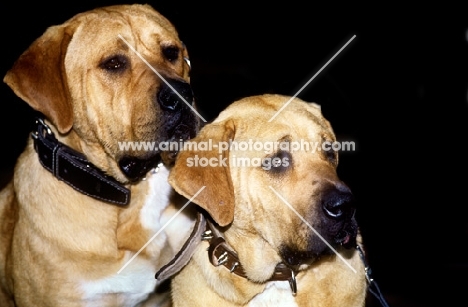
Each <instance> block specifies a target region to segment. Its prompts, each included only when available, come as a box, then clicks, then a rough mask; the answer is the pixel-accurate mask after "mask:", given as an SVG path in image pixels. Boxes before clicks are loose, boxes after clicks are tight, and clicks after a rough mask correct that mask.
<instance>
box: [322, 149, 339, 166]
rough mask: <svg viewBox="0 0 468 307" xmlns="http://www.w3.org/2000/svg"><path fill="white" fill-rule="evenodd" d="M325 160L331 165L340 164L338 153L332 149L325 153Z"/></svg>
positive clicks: (326, 150)
mask: <svg viewBox="0 0 468 307" xmlns="http://www.w3.org/2000/svg"><path fill="white" fill-rule="evenodd" d="M323 152H324V154H325V158H326V159H327V160H328V161H329V162H330V163H331V164H334V165H336V164H337V163H338V152H336V151H335V150H333V149H332V148H327V149H325V150H324V151H323Z"/></svg>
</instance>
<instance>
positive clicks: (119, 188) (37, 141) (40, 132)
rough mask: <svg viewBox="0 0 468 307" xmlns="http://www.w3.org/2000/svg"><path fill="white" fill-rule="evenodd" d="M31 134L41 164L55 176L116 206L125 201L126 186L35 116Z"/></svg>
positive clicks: (127, 200) (126, 201) (125, 203)
mask: <svg viewBox="0 0 468 307" xmlns="http://www.w3.org/2000/svg"><path fill="white" fill-rule="evenodd" d="M31 136H32V138H33V139H34V148H35V150H36V152H37V155H38V157H39V161H40V162H41V164H42V166H43V167H44V168H46V169H47V170H49V171H50V172H51V173H52V174H53V175H54V176H55V177H56V178H57V179H59V180H61V181H63V182H65V183H67V184H68V185H69V186H71V187H72V188H74V189H75V190H77V191H79V192H81V193H83V194H85V195H88V196H90V197H93V198H95V199H98V200H101V201H105V202H108V203H111V204H115V205H119V206H125V205H128V203H129V202H130V190H129V189H128V188H126V187H124V186H123V185H122V184H121V183H120V182H118V181H117V180H116V179H114V178H113V177H111V176H108V175H106V174H104V172H103V171H102V170H100V169H99V168H97V167H96V166H95V165H93V164H92V163H90V162H89V161H88V160H87V159H86V157H85V156H84V155H83V154H81V153H79V152H77V151H76V150H74V149H72V148H70V147H68V146H67V145H65V144H62V143H60V142H59V141H58V140H57V139H56V138H55V136H54V133H53V132H52V130H50V128H49V126H47V124H46V123H45V122H44V120H43V119H41V118H37V119H36V131H34V132H33V133H32V134H31Z"/></svg>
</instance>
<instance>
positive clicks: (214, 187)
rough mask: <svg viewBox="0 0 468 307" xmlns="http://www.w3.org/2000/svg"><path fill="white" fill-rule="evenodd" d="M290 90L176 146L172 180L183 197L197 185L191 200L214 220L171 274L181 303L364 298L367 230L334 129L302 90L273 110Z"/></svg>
mask: <svg viewBox="0 0 468 307" xmlns="http://www.w3.org/2000/svg"><path fill="white" fill-rule="evenodd" d="M290 98H291V97H285V96H280V95H263V96H254V97H249V98H245V99H242V100H239V101H237V102H235V103H233V104H232V105H231V106H229V107H228V108H227V109H226V110H225V111H223V112H222V113H221V114H220V115H219V117H218V118H217V119H216V120H215V121H214V122H212V123H211V124H208V125H206V126H205V127H203V128H202V130H201V131H200V133H199V134H198V136H197V137H196V138H195V139H193V140H192V141H193V143H192V142H191V143H192V144H191V147H187V148H186V150H184V151H182V152H181V153H180V154H179V156H178V158H177V161H176V165H175V167H174V168H173V169H172V170H171V173H170V177H169V182H170V183H171V185H173V187H174V188H175V189H176V191H178V192H179V193H181V194H182V195H184V196H185V197H187V198H191V197H192V196H193V195H195V194H196V193H197V192H199V195H198V196H196V197H195V198H194V200H193V202H194V203H196V204H197V205H199V206H200V207H201V208H203V209H204V210H206V212H207V213H208V214H209V215H210V216H211V218H212V219H213V221H211V222H210V221H209V220H208V223H207V225H208V226H209V228H208V231H207V232H206V233H205V236H204V238H205V239H206V240H205V241H202V243H201V244H200V245H198V247H197V249H196V251H195V253H194V255H193V258H192V259H191V261H190V262H189V263H188V265H186V266H185V267H184V269H183V270H182V271H180V272H179V273H178V274H177V275H175V277H174V279H173V280H172V287H173V290H172V297H173V300H174V305H175V306H223V307H226V306H282V307H284V306H314V307H318V306H320V307H331V306H334V307H343V306H346V307H353V306H363V305H364V301H365V297H366V291H367V285H366V276H365V272H364V264H363V262H362V261H361V258H360V256H361V255H362V254H361V253H359V252H358V251H357V249H356V246H357V245H356V244H361V243H357V241H358V242H360V241H361V239H360V236H359V234H358V226H357V224H356V221H355V218H354V212H355V210H354V207H353V205H352V195H351V192H350V190H349V188H348V187H347V186H346V185H345V184H344V183H343V182H342V181H340V179H339V178H338V176H337V173H336V168H337V164H338V153H337V152H336V151H333V150H332V149H331V146H330V145H332V144H335V143H334V142H336V139H335V135H334V132H333V130H332V127H331V126H330V124H329V122H328V121H327V120H326V119H325V118H324V117H323V116H322V114H321V111H320V108H319V107H318V106H317V105H316V104H313V103H306V102H304V101H302V100H300V99H297V98H295V99H293V100H292V101H291V102H290V103H289V104H288V105H287V107H286V108H284V109H283V110H282V111H281V112H279V113H278V115H277V116H276V117H274V116H275V114H276V112H278V111H279V110H280V108H282V107H283V106H284V105H285V104H286V103H287V102H288V100H289V99H290ZM273 117H274V118H273ZM271 118H273V119H272V120H271V121H269V119H271ZM210 142H211V144H212V146H209V144H210ZM305 142H307V143H309V144H310V145H311V147H309V148H307V147H305V145H304V146H302V145H300V144H303V143H305ZM196 144H198V145H196ZM227 144H231V146H230V149H228V146H227ZM202 145H203V146H204V147H201V146H202ZM267 145H268V146H267ZM298 145H300V147H298ZM317 145H318V147H319V148H315V149H314V147H312V146H317ZM207 146H208V147H207ZM200 148H202V149H203V150H200ZM206 148H211V150H205V149H206ZM197 149H198V150H197ZM320 149H322V150H320ZM323 149H327V150H323ZM202 188H203V189H202ZM356 239H357V241H356ZM334 251H336V252H337V253H338V255H336V254H335V253H334ZM288 281H289V282H288ZM296 291H297V294H295V295H294V292H296Z"/></svg>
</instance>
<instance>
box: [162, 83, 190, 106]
mask: <svg viewBox="0 0 468 307" xmlns="http://www.w3.org/2000/svg"><path fill="white" fill-rule="evenodd" d="M166 81H167V83H169V85H168V84H166V82H163V86H162V88H161V90H160V91H159V93H158V97H157V98H158V103H159V105H160V106H161V108H163V110H166V111H172V112H175V111H180V110H181V109H183V108H186V107H187V103H188V104H189V105H193V92H192V87H191V86H190V84H188V83H187V82H185V81H180V80H174V79H166ZM184 100H185V101H184Z"/></svg>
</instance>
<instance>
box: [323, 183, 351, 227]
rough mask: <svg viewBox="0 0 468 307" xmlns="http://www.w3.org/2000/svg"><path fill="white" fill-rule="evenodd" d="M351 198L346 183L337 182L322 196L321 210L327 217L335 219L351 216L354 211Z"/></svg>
mask: <svg viewBox="0 0 468 307" xmlns="http://www.w3.org/2000/svg"><path fill="white" fill-rule="evenodd" d="M353 198H354V197H353V194H352V193H351V190H350V189H349V188H348V187H347V186H346V185H344V184H338V185H337V186H335V187H334V188H331V189H329V190H328V191H327V192H326V193H325V195H324V197H323V198H322V208H323V211H324V212H325V214H326V215H327V216H328V217H330V218H333V219H336V220H342V219H345V218H346V217H348V218H349V217H352V216H353V214H354V211H355V207H354V200H353Z"/></svg>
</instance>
